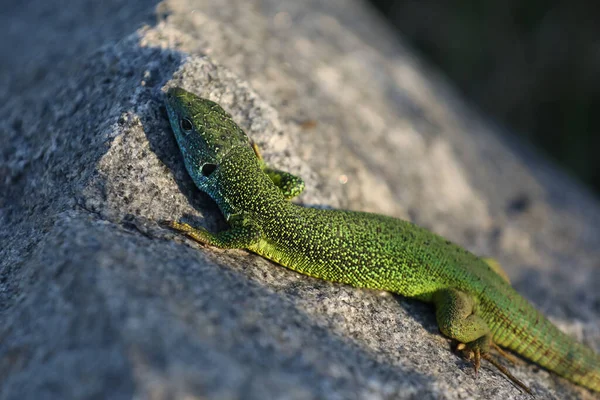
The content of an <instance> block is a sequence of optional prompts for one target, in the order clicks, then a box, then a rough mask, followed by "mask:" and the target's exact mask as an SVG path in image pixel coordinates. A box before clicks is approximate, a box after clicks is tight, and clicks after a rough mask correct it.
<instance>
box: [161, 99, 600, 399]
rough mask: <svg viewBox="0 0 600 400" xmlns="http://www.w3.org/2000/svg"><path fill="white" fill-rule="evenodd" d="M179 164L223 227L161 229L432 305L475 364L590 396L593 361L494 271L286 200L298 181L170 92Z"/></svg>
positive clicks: (434, 245)
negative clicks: (514, 362) (535, 371)
mask: <svg viewBox="0 0 600 400" xmlns="http://www.w3.org/2000/svg"><path fill="white" fill-rule="evenodd" d="M166 107H167V111H168V115H169V120H170V123H171V127H172V129H173V131H174V133H175V137H176V139H177V143H178V145H179V148H180V150H181V153H182V154H183V158H184V162H185V166H186V169H187V171H188V173H189V174H190V176H191V177H192V180H193V181H194V183H195V184H196V186H197V187H198V188H199V189H200V190H202V191H204V192H206V193H207V194H209V195H210V196H211V197H212V198H213V200H214V201H215V202H216V203H217V205H218V207H219V209H220V210H221V212H222V213H223V215H224V216H225V218H226V220H227V222H228V223H229V225H230V229H227V230H225V231H222V232H219V233H210V232H208V231H207V230H205V229H203V228H200V227H192V226H190V225H188V224H185V223H181V222H174V221H169V222H166V224H167V225H168V226H169V227H171V228H173V229H175V230H177V231H180V232H183V233H184V234H186V235H187V236H189V237H190V238H192V239H194V240H196V241H198V242H200V243H203V244H208V245H211V246H216V247H219V248H229V249H248V250H250V251H252V252H255V253H257V254H260V255H261V256H263V257H265V258H267V259H269V260H273V261H275V262H276V263H279V264H281V265H283V266H285V267H287V268H290V269H292V270H294V271H297V272H300V273H302V274H305V275H309V276H312V277H316V278H320V279H325V280H328V281H333V282H341V283H345V284H349V285H352V286H357V287H363V288H371V289H379V290H385V291H389V292H393V293H397V294H399V295H402V296H406V297H412V298H416V299H419V300H422V301H425V302H430V303H433V304H434V305H435V308H436V319H437V322H438V325H439V329H440V331H441V332H442V333H443V334H444V335H446V336H448V337H449V338H451V339H454V340H456V341H457V342H458V343H459V346H458V349H459V350H462V352H463V354H464V355H465V356H466V357H467V358H468V359H470V360H472V361H473V364H474V366H475V369H476V370H477V368H479V365H480V359H481V358H485V359H487V360H489V361H491V362H492V363H493V364H494V365H496V366H497V367H498V368H500V369H501V370H502V372H504V373H505V374H506V375H507V376H508V377H509V378H510V379H512V380H513V381H514V382H515V383H517V384H518V385H519V386H521V387H522V388H523V389H525V390H526V391H528V392H529V389H528V388H527V387H526V386H525V385H523V384H522V383H521V382H519V381H518V380H517V379H516V378H514V377H513V376H512V375H510V373H509V372H508V371H507V370H506V369H505V368H503V367H502V366H501V365H500V364H498V363H497V362H496V361H495V359H494V358H493V357H491V356H490V354H489V353H490V350H491V349H492V348H496V349H497V350H498V351H499V352H500V353H501V354H504V353H503V352H502V351H501V349H500V347H498V346H502V347H503V348H507V349H510V350H512V351H514V352H516V353H517V354H520V355H521V356H523V357H524V358H527V359H529V360H531V361H533V362H535V363H536V364H539V365H540V366H542V367H544V368H546V369H548V370H551V371H554V372H555V373H557V374H559V375H561V376H563V377H565V378H567V379H569V380H571V381H573V382H575V383H577V384H579V385H581V386H584V387H587V388H589V389H592V390H595V391H600V356H598V355H597V354H595V353H594V352H593V351H592V350H591V349H589V348H587V347H585V346H584V345H582V344H580V343H577V342H576V341H575V340H573V339H572V338H570V337H569V336H567V335H565V334H564V333H562V332H561V331H559V330H558V329H557V328H556V327H555V326H554V325H552V324H551V323H550V322H549V321H548V320H547V319H546V318H545V317H544V316H543V315H542V314H541V313H540V312H538V311H537V310H536V309H535V308H534V307H533V306H531V305H530V304H529V303H528V302H527V301H526V300H525V299H524V298H523V297H521V296H520V295H519V294H518V293H517V292H516V291H515V290H514V289H513V288H512V287H511V286H510V283H509V282H508V279H507V278H506V275H505V274H504V272H503V271H502V270H501V268H499V266H498V265H497V264H496V263H494V262H491V261H489V260H486V259H482V258H480V257H477V256H475V255H474V254H472V253H470V252H468V251H467V250H465V249H463V248H462V247H460V246H457V245H455V244H453V243H451V242H450V241H448V240H446V239H444V238H443V237H441V236H438V235H436V234H434V233H432V232H429V231H427V230H425V229H423V228H421V227H419V226H417V225H414V224H412V223H410V222H407V221H403V220H399V219H396V218H391V217H386V216H382V215H377V214H369V213H364V212H354V211H343V210H324V209H315V208H305V207H301V206H298V205H295V204H292V203H291V202H289V200H290V199H291V198H293V197H295V196H297V195H299V194H300V193H301V192H302V191H303V189H304V182H303V181H302V179H300V178H298V177H296V176H294V175H292V174H289V173H287V172H284V171H280V170H276V169H273V168H270V167H268V166H267V165H266V164H265V163H264V161H263V159H262V157H261V156H260V153H259V152H258V149H257V147H256V146H255V145H254V144H253V143H252V142H251V141H250V139H249V138H248V137H247V136H246V134H245V133H244V132H243V131H242V129H241V128H240V127H239V126H238V125H237V124H236V123H235V122H234V121H233V119H232V118H231V116H230V115H229V114H228V113H227V112H225V111H224V110H223V109H222V108H221V107H220V106H219V105H218V104H216V103H214V102H212V101H210V100H206V99H202V98H200V97H198V96H196V95H194V94H192V93H190V92H187V91H185V90H183V89H181V88H171V89H169V90H168V92H167V95H166Z"/></svg>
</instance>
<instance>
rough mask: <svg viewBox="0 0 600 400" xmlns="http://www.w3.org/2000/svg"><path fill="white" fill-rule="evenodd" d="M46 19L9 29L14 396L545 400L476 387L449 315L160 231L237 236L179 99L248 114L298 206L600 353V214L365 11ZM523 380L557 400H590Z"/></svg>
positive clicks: (9, 394)
mask: <svg viewBox="0 0 600 400" xmlns="http://www.w3.org/2000/svg"><path fill="white" fill-rule="evenodd" d="M55 3H56V2H54V4H55ZM105 3H106V4H105ZM46 4H47V2H45V1H42V0H31V1H29V2H28V4H26V5H27V6H28V8H27V9H28V10H31V11H30V12H24V11H23V10H24V6H25V5H24V4H17V3H15V4H12V5H10V6H7V7H6V8H5V9H4V13H3V16H2V22H4V23H2V24H0V25H1V26H2V27H3V29H6V31H7V32H6V34H3V35H2V37H3V38H8V40H6V41H3V43H2V47H1V49H2V54H4V57H5V58H6V61H7V62H6V63H5V62H3V63H1V64H2V67H1V68H0V83H2V85H1V87H2V88H1V89H0V100H1V102H0V132H1V133H2V137H3V142H2V146H1V147H0V150H1V152H0V243H1V248H0V321H2V323H1V324H0V399H3V400H4V399H54V398H57V399H75V398H98V399H104V398H110V399H121V398H123V399H129V398H139V399H171V398H178V399H179V398H181V399H187V398H207V399H268V398H278V399H317V398H328V399H395V398H409V399H410V398H419V399H440V398H447V399H463V398H490V399H491V398H502V399H513V398H514V399H517V398H529V396H527V395H525V394H523V393H521V392H520V391H519V390H518V389H517V388H515V387H514V386H513V385H512V384H511V383H510V382H509V381H507V379H506V378H504V377H503V375H501V374H500V373H498V372H497V371H496V370H495V369H494V368H493V367H491V366H487V365H486V366H484V367H483V368H482V369H481V371H480V373H479V374H478V376H475V375H474V372H473V370H472V368H471V367H470V365H469V364H468V363H467V362H466V361H464V360H461V359H460V358H459V357H457V356H456V355H455V354H453V353H452V352H451V350H450V344H449V342H448V341H447V340H446V339H445V338H444V337H442V336H441V335H440V334H439V332H438V330H437V326H436V323H435V318H434V315H433V310H432V308H431V307H429V306H428V305H424V304H421V303H418V302H415V301H411V300H406V299H402V298H398V297H395V296H392V295H389V294H381V293H378V292H374V291H368V290H359V289H354V288H350V287H347V286H342V285H336V284H331V283H327V282H322V281H319V280H315V279H312V278H308V277H304V276H301V275H298V274H296V273H294V272H291V271H288V270H286V269H284V268H282V267H280V266H277V265H275V264H273V263H271V262H269V261H266V260H264V259H262V258H260V257H258V256H256V255H254V254H250V253H247V252H245V251H239V250H236V251H222V250H218V249H213V248H207V247H202V246H199V245H197V244H195V243H193V242H191V241H189V240H187V239H184V238H181V237H179V236H177V235H175V234H174V233H173V232H170V231H167V230H165V229H163V228H161V227H160V226H159V225H158V224H157V222H156V221H159V220H162V219H180V218H183V219H186V220H188V221H194V222H196V223H198V224H201V225H203V226H206V227H208V228H209V229H220V228H222V227H223V226H224V222H223V220H222V218H221V216H220V214H219V212H218V210H217V209H216V207H215V205H214V204H213V203H212V201H211V200H210V199H209V198H207V196H205V195H204V194H201V193H200V192H198V190H197V189H196V188H195V187H194V185H193V183H192V182H191V180H190V178H189V177H188V176H187V174H186V172H185V170H184V167H183V163H182V160H181V157H180V155H179V152H178V149H177V146H176V143H175V141H174V138H173V136H172V133H171V132H170V129H169V126H168V121H167V119H166V116H165V113H164V108H163V107H162V89H163V87H164V86H165V85H180V86H182V87H184V88H186V89H188V90H191V91H194V92H196V93H198V94H200V95H202V96H205V97H209V98H211V99H212V100H215V101H218V102H219V103H220V104H221V105H222V106H223V107H224V108H225V109H227V110H228V111H230V112H231V113H232V115H233V116H234V118H235V119H236V121H238V122H239V123H240V125H241V126H243V127H244V129H246V131H247V133H248V134H249V135H250V136H251V137H252V138H254V139H255V140H256V142H257V143H258V144H259V145H260V147H261V148H262V151H263V154H264V156H265V158H266V159H267V160H268V161H269V162H271V163H272V164H274V165H276V166H277V167H280V168H284V169H287V170H289V171H290V172H293V173H297V174H299V175H301V176H302V177H304V178H305V180H306V182H307V189H306V192H305V193H304V194H303V195H302V196H301V197H300V198H299V200H298V201H299V202H301V203H303V204H307V205H315V206H325V207H341V208H349V209H355V210H364V211H373V212H378V213H383V214H388V215H394V216H397V217H402V218H410V219H411V220H413V221H415V222H417V223H419V224H421V225H423V226H426V227H428V228H430V229H431V230H433V231H435V232H438V233H440V234H443V235H445V236H447V237H449V238H450V239H452V240H454V241H456V242H458V243H460V244H462V245H464V246H465V247H467V248H469V249H470V250H472V251H474V252H476V253H478V254H485V255H489V256H493V257H495V258H497V259H499V260H500V261H501V263H502V264H503V265H504V267H505V269H506V270H507V271H508V273H509V275H510V276H511V279H512V281H513V284H514V286H515V287H516V288H517V289H518V290H519V291H520V292H521V293H522V294H523V295H524V296H525V297H527V298H528V299H529V300H530V301H532V302H533V303H534V304H535V305H536V306H537V307H538V308H539V309H541V310H542V311H543V312H544V313H545V314H546V315H548V316H549V317H550V318H551V319H552V320H553V321H554V322H555V323H556V324H557V325H559V326H560V327H561V328H562V329H563V330H565V331H566V332H568V333H570V334H572V335H573V336H575V337H577V338H578V339H579V340H582V341H584V342H586V343H587V344H588V345H590V346H591V347H593V348H595V349H596V350H597V351H598V350H600V328H599V327H600V292H599V291H598V290H597V288H598V287H600V274H599V273H598V268H599V267H600V266H599V265H598V260H600V228H599V227H600V206H599V204H598V201H597V199H594V198H593V197H592V196H591V195H590V194H589V193H587V192H586V191H585V190H584V189H583V188H582V187H581V186H579V184H578V183H576V182H574V181H573V179H571V178H570V177H568V176H566V175H565V174H564V173H563V172H561V171H559V170H558V169H557V168H556V167H555V166H553V165H551V164H550V163H548V162H547V161H546V160H544V159H542V158H541V157H540V156H538V155H537V154H536V153H535V152H534V151H532V150H531V149H528V148H527V147H526V146H525V145H523V144H522V143H520V142H519V140H518V138H516V137H515V136H514V135H510V134H509V133H506V132H503V131H502V130H501V129H500V128H498V127H497V126H494V125H493V124H491V123H490V122H489V121H486V120H485V118H483V117H481V116H480V115H479V114H478V113H477V111H473V108H472V107H471V106H469V105H468V104H465V103H464V101H463V100H462V99H461V98H460V97H459V96H457V95H456V93H455V92H454V89H453V88H452V87H450V86H449V85H448V84H447V83H446V82H445V81H444V79H443V78H442V77H440V76H438V75H437V73H436V72H435V71H433V70H432V69H431V68H430V67H428V66H427V65H426V64H425V63H424V62H422V61H421V60H420V59H419V58H418V57H417V56H416V55H415V54H414V52H413V51H412V50H411V49H409V48H407V47H406V46H405V45H404V44H403V43H401V42H399V41H398V39H395V38H394V36H393V33H392V32H390V31H389V29H388V28H386V27H385V25H384V24H383V23H382V21H381V20H380V19H379V18H378V17H377V16H375V15H374V13H373V12H372V10H370V9H369V8H368V7H366V6H365V5H363V4H362V3H361V2H358V1H353V0H328V1H326V2H324V1H317V0H307V1H304V2H298V1H296V0H280V1H274V0H266V1H265V0H262V1H254V0H253V1H247V0H237V1H236V0H222V1H218V2H216V1H208V0H207V1H200V0H198V1H192V0H167V1H165V2H163V3H160V4H158V5H157V4H156V2H152V1H130V2H119V1H116V0H114V1H112V2H101V3H100V2H91V1H89V2H80V1H75V0H71V1H62V2H61V3H60V4H58V5H55V6H53V7H49V6H48V5H46ZM48 4H49V3H48ZM100 4H103V5H102V6H100ZM154 6H156V11H155V13H156V20H155V21H153V19H154V18H149V17H150V16H152V13H153V7H154ZM107 10H108V11H107ZM143 22H146V23H150V25H146V26H144V27H141V28H140V29H138V30H137V31H135V32H133V30H134V29H136V28H137V27H138V26H139V24H140V23H143ZM7 28H8V29H7ZM128 32H132V33H131V34H129V33H128ZM32 33H37V35H34V36H32ZM36 37H39V40H37V39H35V38H36ZM11 43H12V46H11ZM9 54H10V57H8V55H9ZM510 368H511V370H512V371H513V373H514V374H515V375H516V376H517V377H518V378H519V379H522V380H523V381H524V382H526V383H527V384H529V385H530V386H531V387H532V389H533V390H534V392H535V393H536V395H537V396H538V397H539V398H557V399H562V398H586V397H588V398H589V397H591V396H592V395H590V394H589V392H586V391H585V390H583V389H580V388H577V387H576V386H574V385H572V384H570V383H568V382H567V381H565V380H564V379H561V378H558V377H556V376H555V375H553V374H550V373H548V372H546V371H544V370H542V369H540V368H539V367H537V366H535V365H533V364H531V363H519V364H518V365H516V366H511V367H510Z"/></svg>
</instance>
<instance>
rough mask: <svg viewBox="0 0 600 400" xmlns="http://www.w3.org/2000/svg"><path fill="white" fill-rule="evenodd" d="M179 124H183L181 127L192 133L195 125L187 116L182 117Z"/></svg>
mask: <svg viewBox="0 0 600 400" xmlns="http://www.w3.org/2000/svg"><path fill="white" fill-rule="evenodd" d="M179 125H180V126H181V129H182V130H183V131H184V132H185V133H190V132H191V131H192V129H194V126H193V125H192V121H190V120H189V119H187V118H184V119H182V120H181V121H180V122H179Z"/></svg>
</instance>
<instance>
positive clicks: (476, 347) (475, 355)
mask: <svg viewBox="0 0 600 400" xmlns="http://www.w3.org/2000/svg"><path fill="white" fill-rule="evenodd" d="M480 339H483V338H480ZM489 343H490V342H489V340H488V339H487V338H486V339H485V341H482V340H479V339H478V340H475V341H473V342H471V343H459V344H458V346H456V349H457V350H458V351H461V352H462V354H463V356H464V357H465V358H466V359H467V360H469V361H471V362H472V363H473V367H474V368H475V376H477V372H478V371H479V367H480V366H481V359H482V358H483V359H484V360H487V361H488V362H489V363H490V364H492V365H493V366H494V367H496V368H497V369H498V370H499V371H500V372H502V373H503V374H504V375H505V376H506V377H507V378H508V379H509V380H510V381H511V382H513V383H514V384H515V385H517V386H518V387H519V388H521V389H522V390H524V391H525V392H527V393H528V394H530V395H532V396H533V393H532V391H531V389H530V388H529V387H528V386H527V385H525V384H524V383H523V382H521V381H520V380H519V379H517V378H516V377H515V376H514V375H513V374H511V373H510V371H509V370H508V369H506V367H504V366H503V365H502V364H500V363H499V362H498V360H496V359H495V358H494V357H492V356H491V355H490V354H489V352H488V349H489V346H490V344H489ZM491 346H492V347H494V348H495V349H496V350H498V352H499V353H500V354H501V355H502V356H504V357H506V358H507V359H508V360H509V361H511V362H513V360H514V358H513V359H512V360H511V358H512V356H510V357H507V356H508V354H507V353H506V352H504V350H501V349H500V348H499V347H498V346H497V345H495V344H494V343H493V342H491Z"/></svg>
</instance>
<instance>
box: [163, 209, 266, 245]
mask: <svg viewBox="0 0 600 400" xmlns="http://www.w3.org/2000/svg"><path fill="white" fill-rule="evenodd" d="M228 222H229V224H230V225H231V228H230V229H227V230H224V231H221V232H218V233H211V232H209V231H207V230H206V229H204V228H196V227H193V226H191V225H189V224H186V223H183V222H177V221H164V222H163V225H166V226H168V227H169V228H171V229H174V230H176V231H179V232H181V233H184V234H185V235H186V236H188V237H189V238H191V239H194V240H195V241H196V242H198V243H202V244H208V245H210V246H215V247H219V248H221V249H247V248H248V247H250V246H252V245H254V244H256V243H257V242H258V241H259V240H260V238H261V237H262V231H261V229H260V227H259V226H258V225H256V224H255V223H254V221H252V219H251V218H249V217H248V216H246V215H244V214H235V215H232V216H231V217H230V218H229V220H228Z"/></svg>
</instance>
